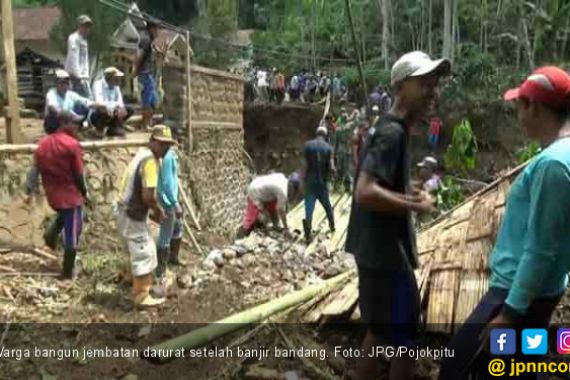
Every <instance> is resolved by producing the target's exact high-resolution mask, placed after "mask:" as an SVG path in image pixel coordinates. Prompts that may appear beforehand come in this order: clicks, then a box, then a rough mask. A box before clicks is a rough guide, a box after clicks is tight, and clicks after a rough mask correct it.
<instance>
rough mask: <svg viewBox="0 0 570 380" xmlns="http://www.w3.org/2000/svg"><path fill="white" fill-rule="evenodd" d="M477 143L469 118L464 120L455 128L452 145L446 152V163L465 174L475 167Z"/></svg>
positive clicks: (448, 166)
mask: <svg viewBox="0 0 570 380" xmlns="http://www.w3.org/2000/svg"><path fill="white" fill-rule="evenodd" d="M476 154H477V143H476V142H475V136H474V135H473V130H472V129H471V124H470V123H469V120H466V119H464V120H462V121H461V123H459V124H458V125H456V126H455V128H453V138H452V140H451V145H449V147H448V148H447V152H446V153H445V164H446V166H447V168H449V169H455V170H458V171H459V172H461V173H463V174H465V173H466V172H467V170H469V169H473V168H474V167H475V157H476Z"/></svg>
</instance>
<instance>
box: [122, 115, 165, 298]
mask: <svg viewBox="0 0 570 380" xmlns="http://www.w3.org/2000/svg"><path fill="white" fill-rule="evenodd" d="M174 144H176V141H175V140H174V139H173V138H172V132H171V131H170V128H169V127H167V126H165V125H157V126H155V127H153V128H152V130H151V137H150V141H149V145H148V148H143V149H141V150H140V151H139V152H138V153H137V154H136V156H135V157H134V158H133V160H132V161H131V162H130V163H129V165H128V166H127V169H126V170H125V173H124V174H123V177H122V178H121V183H120V190H119V198H118V199H117V201H116V202H115V204H114V205H113V206H114V207H113V210H114V214H115V217H116V219H117V229H118V231H119V234H120V235H121V237H122V238H123V240H124V242H125V243H126V245H127V247H128V250H129V254H130V261H131V272H132V275H133V303H134V304H135V306H137V307H149V306H156V305H159V304H161V303H163V302H164V299H163V298H154V297H153V296H151V295H150V289H151V286H152V281H153V275H152V274H153V271H154V270H155V269H156V266H157V256H156V245H155V243H154V240H153V239H152V236H151V232H150V227H149V224H148V219H149V212H150V211H152V212H153V215H152V218H153V219H154V220H156V221H157V222H159V223H160V222H162V221H163V220H164V219H165V213H164V209H163V208H162V206H161V205H160V203H159V202H158V200H157V197H156V188H157V186H158V178H159V168H160V160H161V159H162V158H163V157H164V155H165V154H166V152H167V151H168V150H169V148H170V147H171V146H172V145H174Z"/></svg>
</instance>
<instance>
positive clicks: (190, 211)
mask: <svg viewBox="0 0 570 380" xmlns="http://www.w3.org/2000/svg"><path fill="white" fill-rule="evenodd" d="M178 191H179V192H180V194H181V195H182V202H183V203H184V205H185V206H186V208H187V209H188V212H189V213H190V217H191V218H192V223H194V227H196V229H197V230H198V231H202V227H200V223H198V218H197V217H196V213H195V212H194V208H193V207H192V204H191V203H190V202H189V201H188V197H187V196H186V192H185V191H184V189H183V188H182V185H181V184H180V182H178Z"/></svg>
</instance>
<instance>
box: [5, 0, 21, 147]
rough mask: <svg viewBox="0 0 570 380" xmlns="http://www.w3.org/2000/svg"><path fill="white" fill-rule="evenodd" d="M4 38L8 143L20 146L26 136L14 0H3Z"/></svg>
mask: <svg viewBox="0 0 570 380" xmlns="http://www.w3.org/2000/svg"><path fill="white" fill-rule="evenodd" d="M2 37H3V39H4V60H5V62H6V90H7V93H8V94H7V95H8V106H9V107H10V114H9V115H7V116H6V141H8V143H10V144H18V143H22V142H23V141H24V136H23V135H22V131H21V130H20V107H19V101H18V76H17V73H16V51H15V48H14V26H13V22H12V0H2Z"/></svg>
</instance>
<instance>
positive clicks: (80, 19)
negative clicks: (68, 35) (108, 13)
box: [77, 15, 93, 25]
mask: <svg viewBox="0 0 570 380" xmlns="http://www.w3.org/2000/svg"><path fill="white" fill-rule="evenodd" d="M77 24H78V25H84V24H93V20H92V19H91V17H89V16H87V15H80V16H79V17H77Z"/></svg>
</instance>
